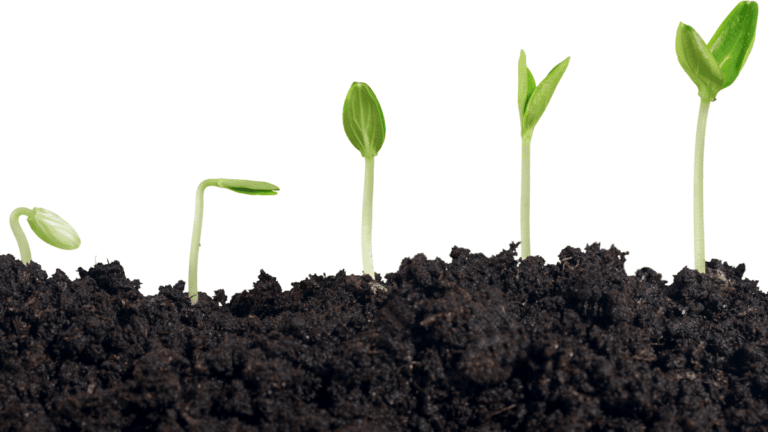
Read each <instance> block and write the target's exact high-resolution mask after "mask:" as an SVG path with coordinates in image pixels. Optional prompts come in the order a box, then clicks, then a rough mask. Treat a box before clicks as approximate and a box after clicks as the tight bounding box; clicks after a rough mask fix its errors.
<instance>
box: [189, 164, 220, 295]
mask: <svg viewBox="0 0 768 432" xmlns="http://www.w3.org/2000/svg"><path fill="white" fill-rule="evenodd" d="M218 181H219V179H208V180H203V181H202V182H201V183H200V185H199V186H198V187H197V192H196V193H195V223H194V224H193V225H192V246H191V247H190V250H189V298H190V299H191V300H192V304H197V256H198V253H199V252H200V235H201V232H202V230H203V192H204V191H205V188H207V187H208V186H216V184H217V183H218Z"/></svg>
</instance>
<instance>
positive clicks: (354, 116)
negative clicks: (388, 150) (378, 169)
mask: <svg viewBox="0 0 768 432" xmlns="http://www.w3.org/2000/svg"><path fill="white" fill-rule="evenodd" d="M342 117H343V120H344V132H345V133H346V134H347V138H349V141H350V142H351V143H352V145H353V146H355V148H356V149H358V150H359V151H360V153H361V154H362V155H363V157H373V156H376V155H377V154H379V150H381V146H382V145H384V136H385V135H386V132H387V128H386V125H385V124H384V113H383V112H382V111H381V105H379V100H378V99H377V98H376V95H375V94H373V90H371V88H370V87H368V84H366V83H362V82H354V83H352V87H351V88H350V89H349V92H347V98H346V100H345V101H344V112H343V114H342Z"/></svg>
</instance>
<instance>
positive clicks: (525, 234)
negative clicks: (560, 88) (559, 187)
mask: <svg viewBox="0 0 768 432" xmlns="http://www.w3.org/2000/svg"><path fill="white" fill-rule="evenodd" d="M570 61H571V58H570V57H568V58H566V59H565V60H563V61H562V62H560V64H558V65H557V66H555V67H554V68H552V70H551V71H549V74H548V75H547V77H546V78H544V80H543V81H541V82H540V83H539V85H538V86H537V85H536V81H535V80H534V79H533V74H532V73H531V70H530V69H528V66H527V64H526V62H525V51H523V50H520V60H519V62H518V64H517V106H518V109H519V111H520V136H521V137H522V138H523V169H522V180H521V192H520V237H521V241H522V245H523V251H522V255H521V256H522V259H525V258H527V257H528V256H530V255H531V136H533V128H534V127H535V126H536V123H538V121H539V119H540V118H541V115H542V114H544V110H545V109H547V105H548V104H549V100H550V99H552V95H553V94H555V88H557V84H558V83H559V82H560V78H562V77H563V74H564V73H565V70H566V69H567V68H568V63H569V62H570Z"/></svg>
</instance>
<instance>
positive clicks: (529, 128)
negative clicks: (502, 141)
mask: <svg viewBox="0 0 768 432" xmlns="http://www.w3.org/2000/svg"><path fill="white" fill-rule="evenodd" d="M570 61H571V58H570V57H568V58H566V59H565V60H563V61H562V62H560V64H558V65H557V66H555V67H554V68H552V70H551V71H549V74H547V77H546V78H544V79H543V80H542V81H541V82H540V83H539V85H538V86H536V88H535V89H534V90H533V92H532V93H531V95H530V96H529V97H528V101H527V102H526V104H525V112H524V113H523V121H522V128H521V135H522V136H524V137H525V136H530V135H532V134H533V128H534V127H535V126H536V123H538V122H539V119H540V118H541V116H542V114H544V110H545V109H547V105H549V100H550V99H552V95H553V94H555V89H556V88H557V84H558V83H559V82H560V78H562V77H563V74H564V73H565V70H566V69H567V68H568V63H569V62H570ZM532 80H533V77H531V80H530V81H529V82H531V81H532Z"/></svg>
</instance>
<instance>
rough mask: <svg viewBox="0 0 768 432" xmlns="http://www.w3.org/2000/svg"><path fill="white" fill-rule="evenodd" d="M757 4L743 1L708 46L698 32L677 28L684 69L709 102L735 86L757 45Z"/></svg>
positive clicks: (700, 95)
mask: <svg viewBox="0 0 768 432" xmlns="http://www.w3.org/2000/svg"><path fill="white" fill-rule="evenodd" d="M756 28H757V3H756V2H753V1H743V2H741V3H739V4H738V5H736V7H735V8H733V10H732V11H731V13H730V14H728V17H726V18H725V20H724V21H723V22H722V24H720V27H719V28H718V29H717V31H716V32H715V34H714V36H712V39H711V40H710V41H709V43H708V44H705V43H704V40H703V39H702V38H701V36H699V34H698V33H697V32H696V30H694V29H693V27H691V26H689V25H685V24H683V23H682V22H681V23H680V25H679V26H678V27H677V38H676V40H675V51H676V52H677V60H678V61H679V62H680V66H682V67H683V70H684V71H685V72H686V73H687V74H688V76H689V77H690V78H691V80H693V82H694V84H696V87H698V89H699V97H701V98H702V99H705V100H707V101H709V102H711V101H713V100H715V96H717V93H718V92H719V91H720V90H722V89H724V88H726V87H728V86H730V85H731V84H733V82H734V81H736V77H738V76H739V73H740V72H741V69H742V68H743V67H744V64H745V63H746V62H747V57H749V53H750V52H751V51H752V45H753V44H754V43H755V29H756Z"/></svg>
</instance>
